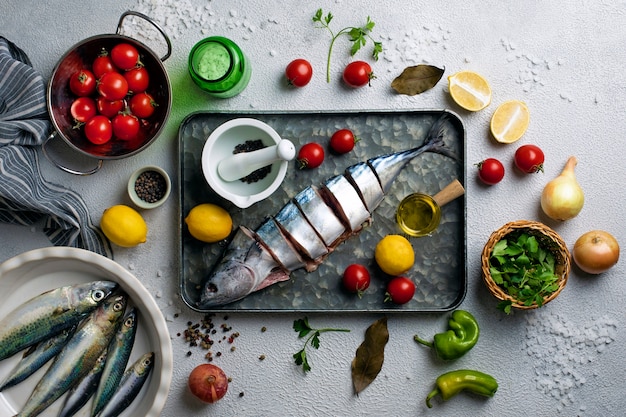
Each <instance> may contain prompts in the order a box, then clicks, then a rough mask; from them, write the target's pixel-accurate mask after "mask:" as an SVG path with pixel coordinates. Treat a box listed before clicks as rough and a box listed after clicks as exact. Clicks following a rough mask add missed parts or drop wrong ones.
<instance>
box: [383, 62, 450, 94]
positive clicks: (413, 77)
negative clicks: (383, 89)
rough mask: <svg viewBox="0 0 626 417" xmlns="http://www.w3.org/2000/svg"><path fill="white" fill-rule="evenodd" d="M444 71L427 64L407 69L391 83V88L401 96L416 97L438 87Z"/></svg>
mask: <svg viewBox="0 0 626 417" xmlns="http://www.w3.org/2000/svg"><path fill="white" fill-rule="evenodd" d="M444 71H445V69H442V68H438V67H435V66H433V65H425V64H420V65H415V66H412V67H407V68H405V69H404V71H402V74H400V75H399V76H398V77H396V78H395V79H394V80H393V81H392V82H391V88H393V89H394V90H396V92H398V93H400V94H406V95H409V96H414V95H416V94H420V93H423V92H424V91H428V90H430V89H431V88H433V87H434V86H436V85H437V83H438V82H439V80H441V77H443V73H444Z"/></svg>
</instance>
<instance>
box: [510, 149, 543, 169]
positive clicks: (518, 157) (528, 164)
mask: <svg viewBox="0 0 626 417" xmlns="http://www.w3.org/2000/svg"><path fill="white" fill-rule="evenodd" d="M544 160H545V157H544V155H543V151H542V150H541V149H540V148H539V147H538V146H535V145H522V146H520V147H519V148H517V150H516V151H515V166H517V167H518V168H519V169H520V170H521V171H522V172H525V173H527V174H533V173H535V172H539V171H541V172H543V162H544Z"/></svg>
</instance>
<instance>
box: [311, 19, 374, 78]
mask: <svg viewBox="0 0 626 417" xmlns="http://www.w3.org/2000/svg"><path fill="white" fill-rule="evenodd" d="M333 17H334V16H333V14H332V13H331V12H328V13H327V14H326V15H324V12H323V11H322V9H318V10H317V12H316V13H315V16H313V22H315V24H316V25H315V27H317V28H320V29H327V30H328V31H329V32H330V36H331V37H332V39H331V41H330V47H329V48H328V60H327V63H326V82H330V58H331V56H332V53H333V46H334V44H335V41H336V40H337V38H339V37H340V36H341V35H348V36H349V37H350V41H351V42H352V47H351V48H350V55H352V56H354V55H355V54H356V53H357V52H359V50H360V49H361V47H362V46H365V44H366V43H367V39H370V40H371V41H372V42H373V43H374V50H373V51H372V57H373V58H374V59H375V60H376V61H378V54H380V53H381V52H382V51H383V44H382V42H377V41H375V40H374V39H373V38H372V36H371V35H370V32H371V31H372V30H373V29H374V26H375V23H374V21H373V20H372V19H370V17H369V16H367V21H366V23H365V25H363V26H361V27H354V26H348V27H345V28H343V29H341V30H340V31H339V32H337V33H335V32H333V30H332V29H331V28H330V22H331V21H332V20H333Z"/></svg>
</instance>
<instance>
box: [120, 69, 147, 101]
mask: <svg viewBox="0 0 626 417" xmlns="http://www.w3.org/2000/svg"><path fill="white" fill-rule="evenodd" d="M124 78H126V82H127V83H128V90H129V91H131V92H132V93H133V94H137V93H143V92H144V91H146V90H147V89H148V85H149V84H150V75H148V70H147V69H146V68H145V67H136V68H131V69H129V70H128V71H126V72H125V73H124Z"/></svg>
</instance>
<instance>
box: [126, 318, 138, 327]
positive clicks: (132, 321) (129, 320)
mask: <svg viewBox="0 0 626 417" xmlns="http://www.w3.org/2000/svg"><path fill="white" fill-rule="evenodd" d="M134 323H135V319H134V318H133V317H128V318H127V319H126V321H125V322H124V326H126V327H132V326H133V324H134Z"/></svg>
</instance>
